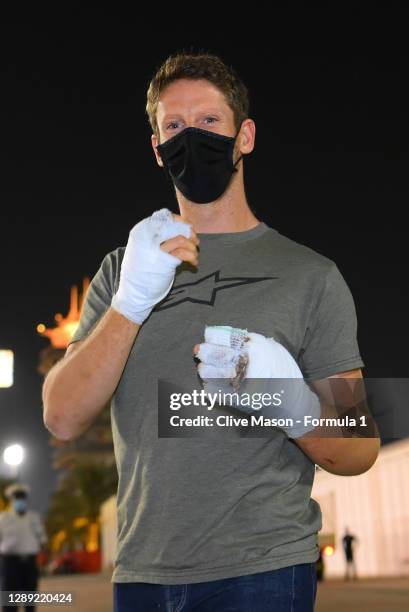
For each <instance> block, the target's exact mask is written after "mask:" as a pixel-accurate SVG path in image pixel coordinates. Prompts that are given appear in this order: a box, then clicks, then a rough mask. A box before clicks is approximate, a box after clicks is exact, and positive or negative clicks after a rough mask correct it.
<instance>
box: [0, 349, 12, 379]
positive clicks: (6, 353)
mask: <svg viewBox="0 0 409 612" xmlns="http://www.w3.org/2000/svg"><path fill="white" fill-rule="evenodd" d="M13 362H14V354H13V351H10V350H0V387H3V388H6V387H11V386H12V385H13Z"/></svg>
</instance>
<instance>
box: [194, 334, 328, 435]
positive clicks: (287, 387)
mask: <svg viewBox="0 0 409 612" xmlns="http://www.w3.org/2000/svg"><path fill="white" fill-rule="evenodd" d="M204 336H205V341H204V342H203V343H202V344H199V345H197V346H196V347H195V349H196V350H195V351H194V352H195V356H196V357H197V358H198V359H200V363H199V365H198V368H197V369H198V374H199V376H200V378H201V380H202V383H203V388H204V390H205V391H206V393H218V392H219V391H220V392H221V393H222V394H224V393H226V397H227V401H226V402H225V404H228V405H230V406H234V407H235V408H237V409H239V410H241V411H244V412H246V413H247V414H253V413H255V409H254V408H252V407H251V406H249V405H248V404H246V405H244V403H243V401H242V399H241V398H242V396H243V395H242V394H243V388H246V389H247V393H250V394H251V393H255V392H260V391H262V392H266V389H265V386H266V384H268V381H267V380H266V379H275V378H277V379H282V380H281V381H280V388H281V389H283V390H284V394H283V398H282V400H283V401H282V403H281V405H279V406H276V405H266V406H263V407H262V408H261V409H260V410H259V412H261V413H262V414H263V416H266V417H271V418H280V419H282V418H284V419H285V418H287V419H288V418H290V419H292V421H293V425H292V426H289V427H284V428H283V429H284V431H285V432H286V434H287V435H288V436H289V437H290V438H298V437H300V436H302V435H304V434H305V433H307V432H308V431H310V430H311V429H314V426H313V425H312V424H309V425H305V424H304V416H305V415H311V417H312V418H319V417H320V415H321V407H320V402H319V399H318V397H317V395H316V394H315V393H314V392H313V391H312V390H311V389H310V387H309V386H308V385H307V384H306V382H305V381H304V380H303V375H302V372H301V370H300V368H299V367H298V365H297V362H296V361H295V359H294V358H293V357H292V356H291V354H290V353H289V352H288V351H287V349H286V348H285V347H284V346H283V345H282V344H280V343H279V342H277V341H276V340H274V338H266V337H265V336H262V335H261V334H257V333H253V332H248V331H247V330H245V329H238V328H233V327H229V326H218V325H214V326H206V328H205V334H204ZM257 379H262V380H257ZM287 379H297V380H294V381H291V380H287ZM248 383H250V384H248ZM272 386H273V385H272V384H270V391H271V387H272ZM239 389H240V391H239ZM258 394H259V393H258ZM284 396H285V397H284ZM230 398H231V399H230ZM225 404H223V405H225ZM296 421H300V423H297V422H296Z"/></svg>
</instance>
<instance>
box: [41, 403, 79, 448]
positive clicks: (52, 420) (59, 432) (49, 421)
mask: <svg viewBox="0 0 409 612" xmlns="http://www.w3.org/2000/svg"><path fill="white" fill-rule="evenodd" d="M43 421H44V425H45V427H46V428H47V429H48V431H49V432H50V433H51V434H52V435H53V436H54V438H56V439H57V440H60V441H61V442H71V441H72V440H74V439H75V436H74V434H73V432H72V431H69V429H68V428H67V424H66V423H64V420H63V419H62V417H61V415H60V414H59V413H58V412H50V410H47V409H46V407H44V414H43Z"/></svg>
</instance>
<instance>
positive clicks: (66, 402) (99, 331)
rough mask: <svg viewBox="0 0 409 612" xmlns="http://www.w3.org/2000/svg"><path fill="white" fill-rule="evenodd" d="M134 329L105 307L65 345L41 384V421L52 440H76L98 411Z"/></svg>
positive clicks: (125, 355) (117, 377)
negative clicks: (88, 327) (83, 331)
mask: <svg viewBox="0 0 409 612" xmlns="http://www.w3.org/2000/svg"><path fill="white" fill-rule="evenodd" d="M139 329H140V325H138V324H137V323H133V322H132V321H129V319H127V318H126V317H124V316H123V315H121V314H120V313H118V312H117V311H116V310H114V309H113V308H108V310H107V311H106V313H105V314H104V315H103V316H102V317H101V319H100V320H99V321H98V323H97V325H96V326H95V328H94V329H93V330H92V332H91V333H90V334H89V335H88V336H87V337H86V338H85V339H83V340H80V341H78V342H75V343H74V344H71V345H70V346H69V347H68V349H67V352H66V354H65V356H64V358H63V359H61V360H60V361H59V362H58V363H57V364H56V365H55V366H54V367H53V368H52V369H51V370H50V372H49V373H48V375H47V377H46V379H45V382H44V386H43V404H44V423H45V425H46V427H47V429H49V431H50V432H51V433H52V434H53V435H54V436H55V437H56V438H58V439H60V440H72V439H74V438H77V437H78V436H79V435H81V434H82V433H83V432H84V431H85V430H86V429H87V428H88V427H89V426H90V425H91V423H92V422H93V421H94V420H95V418H96V417H97V416H98V414H99V413H100V412H101V411H102V409H103V408H104V406H105V405H106V403H107V402H108V401H109V400H110V398H111V397H112V395H113V393H114V391H115V389H116V387H117V385H118V382H119V380H120V378H121V375H122V372H123V369H124V367H125V364H126V361H127V359H128V356H129V353H130V350H131V348H132V345H133V343H134V341H135V338H136V337H137V335H138V332H139ZM107 355H109V359H107Z"/></svg>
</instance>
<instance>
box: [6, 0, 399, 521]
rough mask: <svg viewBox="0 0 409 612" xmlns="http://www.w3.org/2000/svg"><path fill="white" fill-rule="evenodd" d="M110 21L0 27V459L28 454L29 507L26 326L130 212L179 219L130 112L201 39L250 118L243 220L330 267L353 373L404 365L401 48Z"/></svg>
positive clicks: (41, 441) (37, 394)
mask: <svg viewBox="0 0 409 612" xmlns="http://www.w3.org/2000/svg"><path fill="white" fill-rule="evenodd" d="M111 17H112V16H111V15H110V14H109V13H108V12H104V9H101V8H98V11H96V12H95V13H93V12H92V11H91V9H89V10H88V13H85V14H84V11H81V14H80V15H78V19H71V20H70V21H67V20H65V18H64V15H62V14H61V15H58V16H57V15H48V16H47V17H44V16H39V15H37V14H36V15H24V16H17V15H13V16H11V17H7V18H5V19H3V20H2V25H1V40H2V46H3V50H2V64H3V69H4V70H3V71H2V77H1V80H2V95H1V117H2V128H1V142H0V150H1V166H2V170H3V172H2V180H1V216H0V224H1V226H0V247H1V252H0V269H1V289H0V291H1V317H0V348H11V349H13V350H14V351H15V384H14V386H13V387H12V388H11V389H9V390H3V389H2V390H0V451H1V452H2V450H3V448H4V447H5V446H6V445H7V444H9V443H11V442H15V441H16V442H20V443H22V444H23V445H24V446H25V447H26V448H27V452H28V458H27V461H26V462H25V464H24V465H23V467H22V469H21V478H22V479H24V480H26V481H27V482H29V484H31V486H32V487H33V488H34V493H33V499H32V502H33V506H34V507H37V508H38V509H40V510H42V511H43V510H44V509H45V508H46V505H47V501H48V497H49V495H50V493H51V491H52V489H53V487H54V486H55V482H56V474H54V473H53V472H52V470H51V467H50V465H51V448H50V447H49V445H48V438H49V434H48V432H47V431H46V430H45V428H44V426H43V422H42V407H41V383H42V380H41V377H40V375H39V374H37V372H36V367H37V361H38V354H39V351H40V350H41V348H43V347H44V346H47V343H48V341H46V340H44V339H42V338H40V337H39V336H38V335H37V333H36V326H37V324H38V323H40V322H42V323H45V324H46V325H47V326H53V325H54V321H53V317H54V314H55V313H57V312H62V313H63V314H64V315H65V314H66V312H67V308H68V304H69V288H70V285H72V284H81V281H82V278H83V276H85V275H88V276H90V277H92V276H93V275H94V274H95V272H96V270H97V268H98V266H99V264H100V263H101V260H102V258H103V256H104V255H105V254H106V253H107V252H108V251H110V250H112V249H115V248H116V247H117V246H119V245H125V244H126V241H127V236H128V232H129V230H130V229H131V227H132V226H133V225H134V224H135V223H136V222H137V221H138V220H140V219H141V218H143V217H145V216H147V215H149V214H151V213H152V212H153V210H156V209H158V208H161V207H163V206H167V207H169V208H172V209H173V210H175V211H177V202H176V199H175V197H174V195H173V194H172V192H171V191H169V188H168V186H167V184H166V183H165V180H164V177H163V175H162V171H161V170H160V168H159V167H158V166H157V165H156V161H155V159H154V155H153V152H152V149H151V144H150V134H151V131H150V127H149V125H148V121H147V117H146V115H145V103H146V90H147V87H148V83H149V80H150V78H151V77H152V75H153V73H154V71H155V69H156V68H157V67H158V66H159V65H160V63H161V62H162V61H163V60H164V59H165V58H166V57H167V56H168V55H169V54H170V53H174V52H176V51H178V50H183V49H186V50H189V49H193V50H196V51H197V50H201V49H202V50H206V51H210V52H214V53H216V54H219V55H221V57H222V58H223V59H224V60H225V61H226V62H227V63H230V64H232V65H233V66H234V67H235V68H236V70H237V71H238V73H239V74H240V75H241V76H242V78H243V80H244V81H245V83H246V84H247V86H248V88H249V92H250V101H251V113H250V114H251V117H252V118H253V119H254V120H255V122H256V128H257V134H256V148H255V151H254V152H253V153H252V154H251V155H250V156H247V157H246V158H245V180H246V190H247V196H248V200H249V202H250V203H251V205H252V206H253V207H255V209H256V214H257V216H258V218H260V219H262V220H264V221H265V222H266V223H268V224H269V225H271V226H272V227H274V228H275V229H277V230H278V231H279V232H280V233H282V234H285V235H286V236H288V237H290V238H292V239H294V240H296V241H298V242H301V243H303V244H306V245H308V246H310V247H311V248H313V249H314V250H316V251H318V252H320V253H322V254H324V255H326V256H327V257H329V258H331V259H333V260H335V261H336V263H337V265H338V267H339V268H340V270H341V272H342V273H343V275H344V277H345V279H346V281H347V283H348V285H349V287H350V288H351V291H352V293H353V295H354V298H355V302H356V308H357V314H358V321H359V338H358V339H359V344H360V348H361V354H362V356H363V359H364V361H365V363H366V368H365V375H366V376H367V377H378V376H379V377H406V376H408V370H409V367H408V357H407V341H408V329H409V324H408V317H407V313H408V311H409V299H408V256H407V254H408V222H407V220H406V219H407V216H406V211H407V204H408V181H407V167H408V165H407V164H408V139H407V137H408V130H407V128H408V108H409V100H408V97H407V95H406V86H407V76H408V64H409V62H408V56H407V55H400V54H399V53H398V52H395V51H394V52H393V53H392V52H388V50H387V49H386V48H383V47H382V45H380V46H378V47H377V51H376V52H374V50H373V48H372V49H371V50H370V52H362V53H356V54H351V55H348V53H346V52H345V48H343V51H342V53H341V52H338V53H330V52H327V53H323V52H321V53H319V54H316V53H311V54H310V53H308V52H306V50H305V49H301V48H300V49H297V47H296V46H292V47H291V46H289V45H288V46H283V47H282V48H281V49H280V50H276V48H271V49H270V48H269V45H268V41H266V39H262V40H261V39H260V40H258V41H257V40H256V42H255V44H251V45H249V44H243V41H240V36H239V37H238V40H237V37H236V36H233V37H232V38H230V37H229V36H226V30H224V31H223V29H220V30H215V29H214V28H211V30H212V36H211V38H210V35H209V34H207V35H206V28H203V29H202V31H201V32H198V33H195V32H189V34H187V31H188V30H184V31H183V33H179V35H177V36H176V35H175V34H174V31H173V32H172V30H169V28H165V30H166V32H165V33H158V32H157V31H156V30H155V28H153V25H152V23H146V24H145V25H144V24H143V23H142V24H141V23H137V22H136V21H133V20H130V19H128V18H127V17H126V16H124V17H123V18H121V17H118V16H116V17H115V18H114V19H111ZM174 17H175V15H174V14H172V15H171V16H170V24H172V23H173V19H174ZM145 26H146V30H147V31H148V34H149V36H151V39H150V40H149V41H148V42H146V41H144V40H143V39H142V36H141V33H142V30H143V29H144V28H145ZM152 28H153V31H152ZM235 40H236V43H235ZM288 48H291V49H292V51H291V52H287V51H286V49H288ZM1 470H3V474H4V467H0V473H1Z"/></svg>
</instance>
